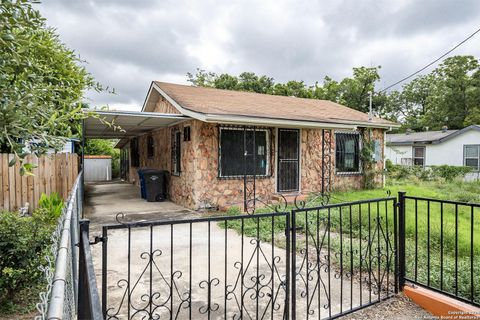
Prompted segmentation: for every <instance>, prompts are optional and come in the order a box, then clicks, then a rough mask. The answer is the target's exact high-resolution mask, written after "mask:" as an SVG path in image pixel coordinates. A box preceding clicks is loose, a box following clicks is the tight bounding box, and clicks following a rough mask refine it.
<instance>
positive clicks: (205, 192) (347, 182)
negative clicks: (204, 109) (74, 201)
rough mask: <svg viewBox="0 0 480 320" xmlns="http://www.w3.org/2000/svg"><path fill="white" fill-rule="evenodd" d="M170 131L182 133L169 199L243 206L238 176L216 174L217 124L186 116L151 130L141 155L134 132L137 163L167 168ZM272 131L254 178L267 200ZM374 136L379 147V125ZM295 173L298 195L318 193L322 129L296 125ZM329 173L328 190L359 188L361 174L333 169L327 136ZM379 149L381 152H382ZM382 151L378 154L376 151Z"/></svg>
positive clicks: (133, 173)
mask: <svg viewBox="0 0 480 320" xmlns="http://www.w3.org/2000/svg"><path fill="white" fill-rule="evenodd" d="M185 126H190V134H191V140H190V141H189V142H185V141H183V128H184V127H185ZM172 130H180V131H181V132H182V139H181V140H182V142H181V171H182V172H181V173H180V175H179V176H173V175H170V176H169V194H170V199H171V200H172V201H174V202H175V203H178V204H180V205H183V206H185V207H188V208H192V209H199V208H203V207H217V206H218V207H220V208H226V207H230V206H239V207H242V206H243V178H238V179H224V178H219V177H218V133H219V129H218V125H216V124H212V123H204V122H201V121H198V120H190V121H186V122H183V123H181V124H179V125H176V126H173V127H169V128H162V129H159V130H156V131H153V132H152V133H151V135H152V137H153V138H154V141H155V149H154V156H153V157H152V158H148V157H147V145H146V143H147V137H148V134H146V135H143V136H140V137H139V156H140V167H149V168H157V169H163V170H168V171H169V172H170V171H171V147H170V144H171V134H172ZM275 133H276V130H275V129H274V128H271V129H270V150H269V151H270V163H269V165H270V168H269V172H270V175H269V176H268V177H265V178H257V180H256V191H257V197H259V198H260V199H262V200H263V201H268V200H270V199H271V198H272V196H273V195H274V194H275V193H276V183H275V170H276V154H275V150H276V146H275V143H276V141H275V140H276V139H275ZM373 135H374V138H375V139H380V140H381V142H382V146H383V130H377V129H375V130H373ZM300 141H301V143H300V153H301V158H300V163H301V165H300V175H301V181H300V183H301V185H300V186H301V191H302V192H303V193H304V194H308V193H310V192H319V191H321V188H322V130H321V129H301V137H300ZM331 143H332V145H331V152H332V153H331V154H332V165H331V170H332V171H331V178H332V185H333V189H335V190H343V189H360V188H362V187H363V176H362V175H336V174H335V161H334V158H335V157H334V154H335V144H334V143H335V142H334V139H332V142H331ZM382 152H383V151H382ZM382 156H383V154H382ZM376 167H377V170H378V171H379V172H381V170H383V161H379V162H377V165H376ZM136 169H137V168H132V167H131V168H130V181H131V182H133V181H135V183H136V184H138V175H137V170H136ZM376 179H377V183H378V184H381V182H382V181H383V180H382V179H383V177H382V174H378V175H377V178H376Z"/></svg>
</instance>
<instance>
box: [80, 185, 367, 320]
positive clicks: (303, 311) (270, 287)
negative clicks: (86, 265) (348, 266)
mask: <svg viewBox="0 0 480 320" xmlns="http://www.w3.org/2000/svg"><path fill="white" fill-rule="evenodd" d="M119 212H123V213H124V214H125V220H124V221H125V222H138V221H159V220H162V221H172V220H181V219H190V218H196V217H198V218H200V217H201V216H200V215H199V214H198V213H196V212H193V211H191V210H188V209H186V208H184V207H181V206H178V205H176V204H174V203H172V202H168V201H166V202H147V201H145V200H143V199H141V198H140V195H139V188H137V187H135V186H132V185H130V184H127V183H122V182H111V183H101V184H98V183H97V184H90V185H88V187H87V189H86V206H85V213H86V214H85V215H86V218H88V219H90V220H91V237H92V238H93V237H94V236H96V235H101V226H102V225H105V224H117V221H116V220H115V216H116V214H117V213H119ZM229 223H234V222H233V221H232V222H229ZM237 223H240V221H239V220H237ZM219 224H221V222H220V223H219V222H208V221H203V222H194V223H192V224H190V222H188V223H179V224H175V225H171V224H169V223H167V224H164V225H159V226H154V227H152V228H150V227H142V228H131V229H128V228H122V229H116V230H110V231H109V233H108V263H107V287H108V297H107V306H108V308H109V309H110V310H109V312H108V313H109V314H110V315H112V316H114V317H116V318H118V319H127V318H129V316H130V318H132V319H136V318H143V317H144V316H146V318H149V314H152V315H153V317H154V318H157V316H158V317H159V318H160V319H163V318H169V315H170V313H172V314H173V318H177V319H188V318H189V317H190V316H191V318H192V319H207V318H210V319H223V318H225V317H226V318H228V319H231V318H239V317H240V315H241V316H242V317H243V319H260V318H263V319H270V318H274V319H282V318H283V312H284V309H283V307H284V299H285V290H284V282H285V280H286V270H285V266H286V264H285V263H286V258H287V257H286V251H285V250H283V249H281V248H279V247H285V243H284V242H285V236H284V235H276V237H277V238H276V239H275V243H276V246H274V245H272V244H271V243H269V242H260V243H258V242H257V240H256V239H255V238H251V237H247V236H243V237H242V236H241V235H239V234H238V233H237V232H236V231H234V230H232V229H228V230H225V229H224V228H222V226H221V225H219ZM282 242H283V243H282ZM278 246H279V247H278ZM242 252H243V254H242ZM92 254H93V260H94V265H95V272H96V274H97V282H98V285H99V287H100V290H101V284H102V278H101V275H102V244H97V245H95V246H93V247H92ZM309 260H310V259H309ZM302 261H303V263H302ZM297 263H298V264H297V270H298V268H300V275H299V276H298V279H297V290H296V291H297V293H296V296H297V299H296V303H297V318H298V319H305V318H307V314H310V317H312V318H318V311H319V310H320V316H321V318H325V317H327V316H328V314H329V312H328V310H327V309H326V306H328V300H327V299H326V293H327V292H330V294H331V296H330V301H331V314H332V315H334V314H336V313H338V312H340V305H343V306H344V307H343V311H346V310H347V309H349V308H350V307H353V308H355V307H357V306H358V305H359V304H360V301H359V294H358V293H359V292H360V291H361V292H362V294H363V297H367V295H369V292H368V290H366V289H365V288H361V287H360V286H359V285H358V283H356V282H353V284H351V282H350V281H348V280H344V281H342V280H341V279H339V278H338V277H336V276H332V277H331V284H330V290H328V288H326V287H325V285H326V284H327V279H328V272H327V271H326V270H327V269H326V268H325V265H324V264H321V265H320V268H318V267H319V266H318V265H316V264H315V260H310V262H309V263H306V261H304V260H303V258H302V256H301V254H298V255H297ZM307 265H308V270H307V267H306V266H307ZM319 278H321V281H317V279H319ZM242 279H243V282H242ZM242 283H243V285H242ZM128 284H130V291H129V292H130V294H127V293H128ZM307 287H308V289H307ZM340 287H343V290H344V291H343V294H342V296H341V295H340ZM208 288H210V290H208ZM350 290H352V292H353V293H354V294H353V295H352V296H350ZM189 292H190V293H191V301H192V303H191V305H189V304H188V298H189V296H188V294H189ZM307 292H308V299H307V297H306V294H307ZM272 297H273V298H272ZM364 299H365V298H364ZM149 301H152V303H151V304H150V303H149ZM272 301H273V303H272ZM364 303H365V300H364ZM127 306H129V307H127ZM240 306H243V308H242V307H240ZM209 315H210V316H209Z"/></svg>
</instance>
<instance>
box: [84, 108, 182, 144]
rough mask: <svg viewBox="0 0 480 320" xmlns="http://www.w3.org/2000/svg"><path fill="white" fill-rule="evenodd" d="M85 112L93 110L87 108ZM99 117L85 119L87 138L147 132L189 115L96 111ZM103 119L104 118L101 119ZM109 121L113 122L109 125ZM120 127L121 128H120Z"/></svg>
mask: <svg viewBox="0 0 480 320" xmlns="http://www.w3.org/2000/svg"><path fill="white" fill-rule="evenodd" d="M85 112H91V111H90V110H86V111H85ZM94 112H95V113H96V114H97V115H98V118H97V117H93V116H90V117H88V118H86V119H85V122H84V130H85V137H86V138H101V139H102V138H103V139H122V138H129V137H135V136H138V135H141V134H143V133H147V132H149V131H152V130H154V129H158V128H162V127H168V126H171V125H173V124H175V123H179V122H181V121H185V120H187V119H189V117H187V116H184V115H179V114H163V113H158V112H137V111H94ZM100 119H102V120H103V121H102V120H100ZM108 123H113V125H109V124H108ZM117 127H120V128H121V129H118V128H117Z"/></svg>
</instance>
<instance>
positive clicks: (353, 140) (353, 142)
mask: <svg viewBox="0 0 480 320" xmlns="http://www.w3.org/2000/svg"><path fill="white" fill-rule="evenodd" d="M335 145H336V146H335V151H336V152H335V171H336V172H337V173H359V172H360V134H358V133H336V134H335Z"/></svg>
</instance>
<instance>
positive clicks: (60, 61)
mask: <svg viewBox="0 0 480 320" xmlns="http://www.w3.org/2000/svg"><path fill="white" fill-rule="evenodd" d="M34 3H36V1H31V0H2V1H0V47H1V50H0V152H9V153H15V154H16V155H17V156H18V157H17V158H18V159H22V157H23V148H24V146H25V143H29V144H30V146H29V147H30V149H31V151H33V152H35V153H39V154H41V153H43V152H44V151H45V150H46V149H48V148H52V147H53V148H58V147H59V146H60V145H62V144H63V143H64V141H65V140H64V138H65V137H72V136H74V135H75V134H77V133H78V129H77V128H78V124H79V121H78V120H79V119H81V118H82V117H84V114H83V112H82V110H81V107H82V105H81V101H82V97H83V94H84V92H85V91H86V90H89V89H96V90H101V87H100V86H99V85H98V84H97V83H95V81H94V79H93V78H92V76H91V75H90V74H89V73H88V72H87V71H86V70H85V68H84V67H83V66H82V61H80V59H79V58H78V56H77V55H76V54H75V53H74V52H73V51H72V50H70V49H68V48H67V47H66V46H65V45H64V44H63V43H62V42H61V41H60V39H59V37H58V36H57V34H56V33H55V31H54V30H53V29H51V28H49V27H47V25H46V23H45V19H44V18H42V17H41V15H40V13H39V11H38V10H36V9H35V8H34ZM32 142H34V143H32ZM24 169H25V168H23V170H24ZM27 169H28V167H27Z"/></svg>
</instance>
